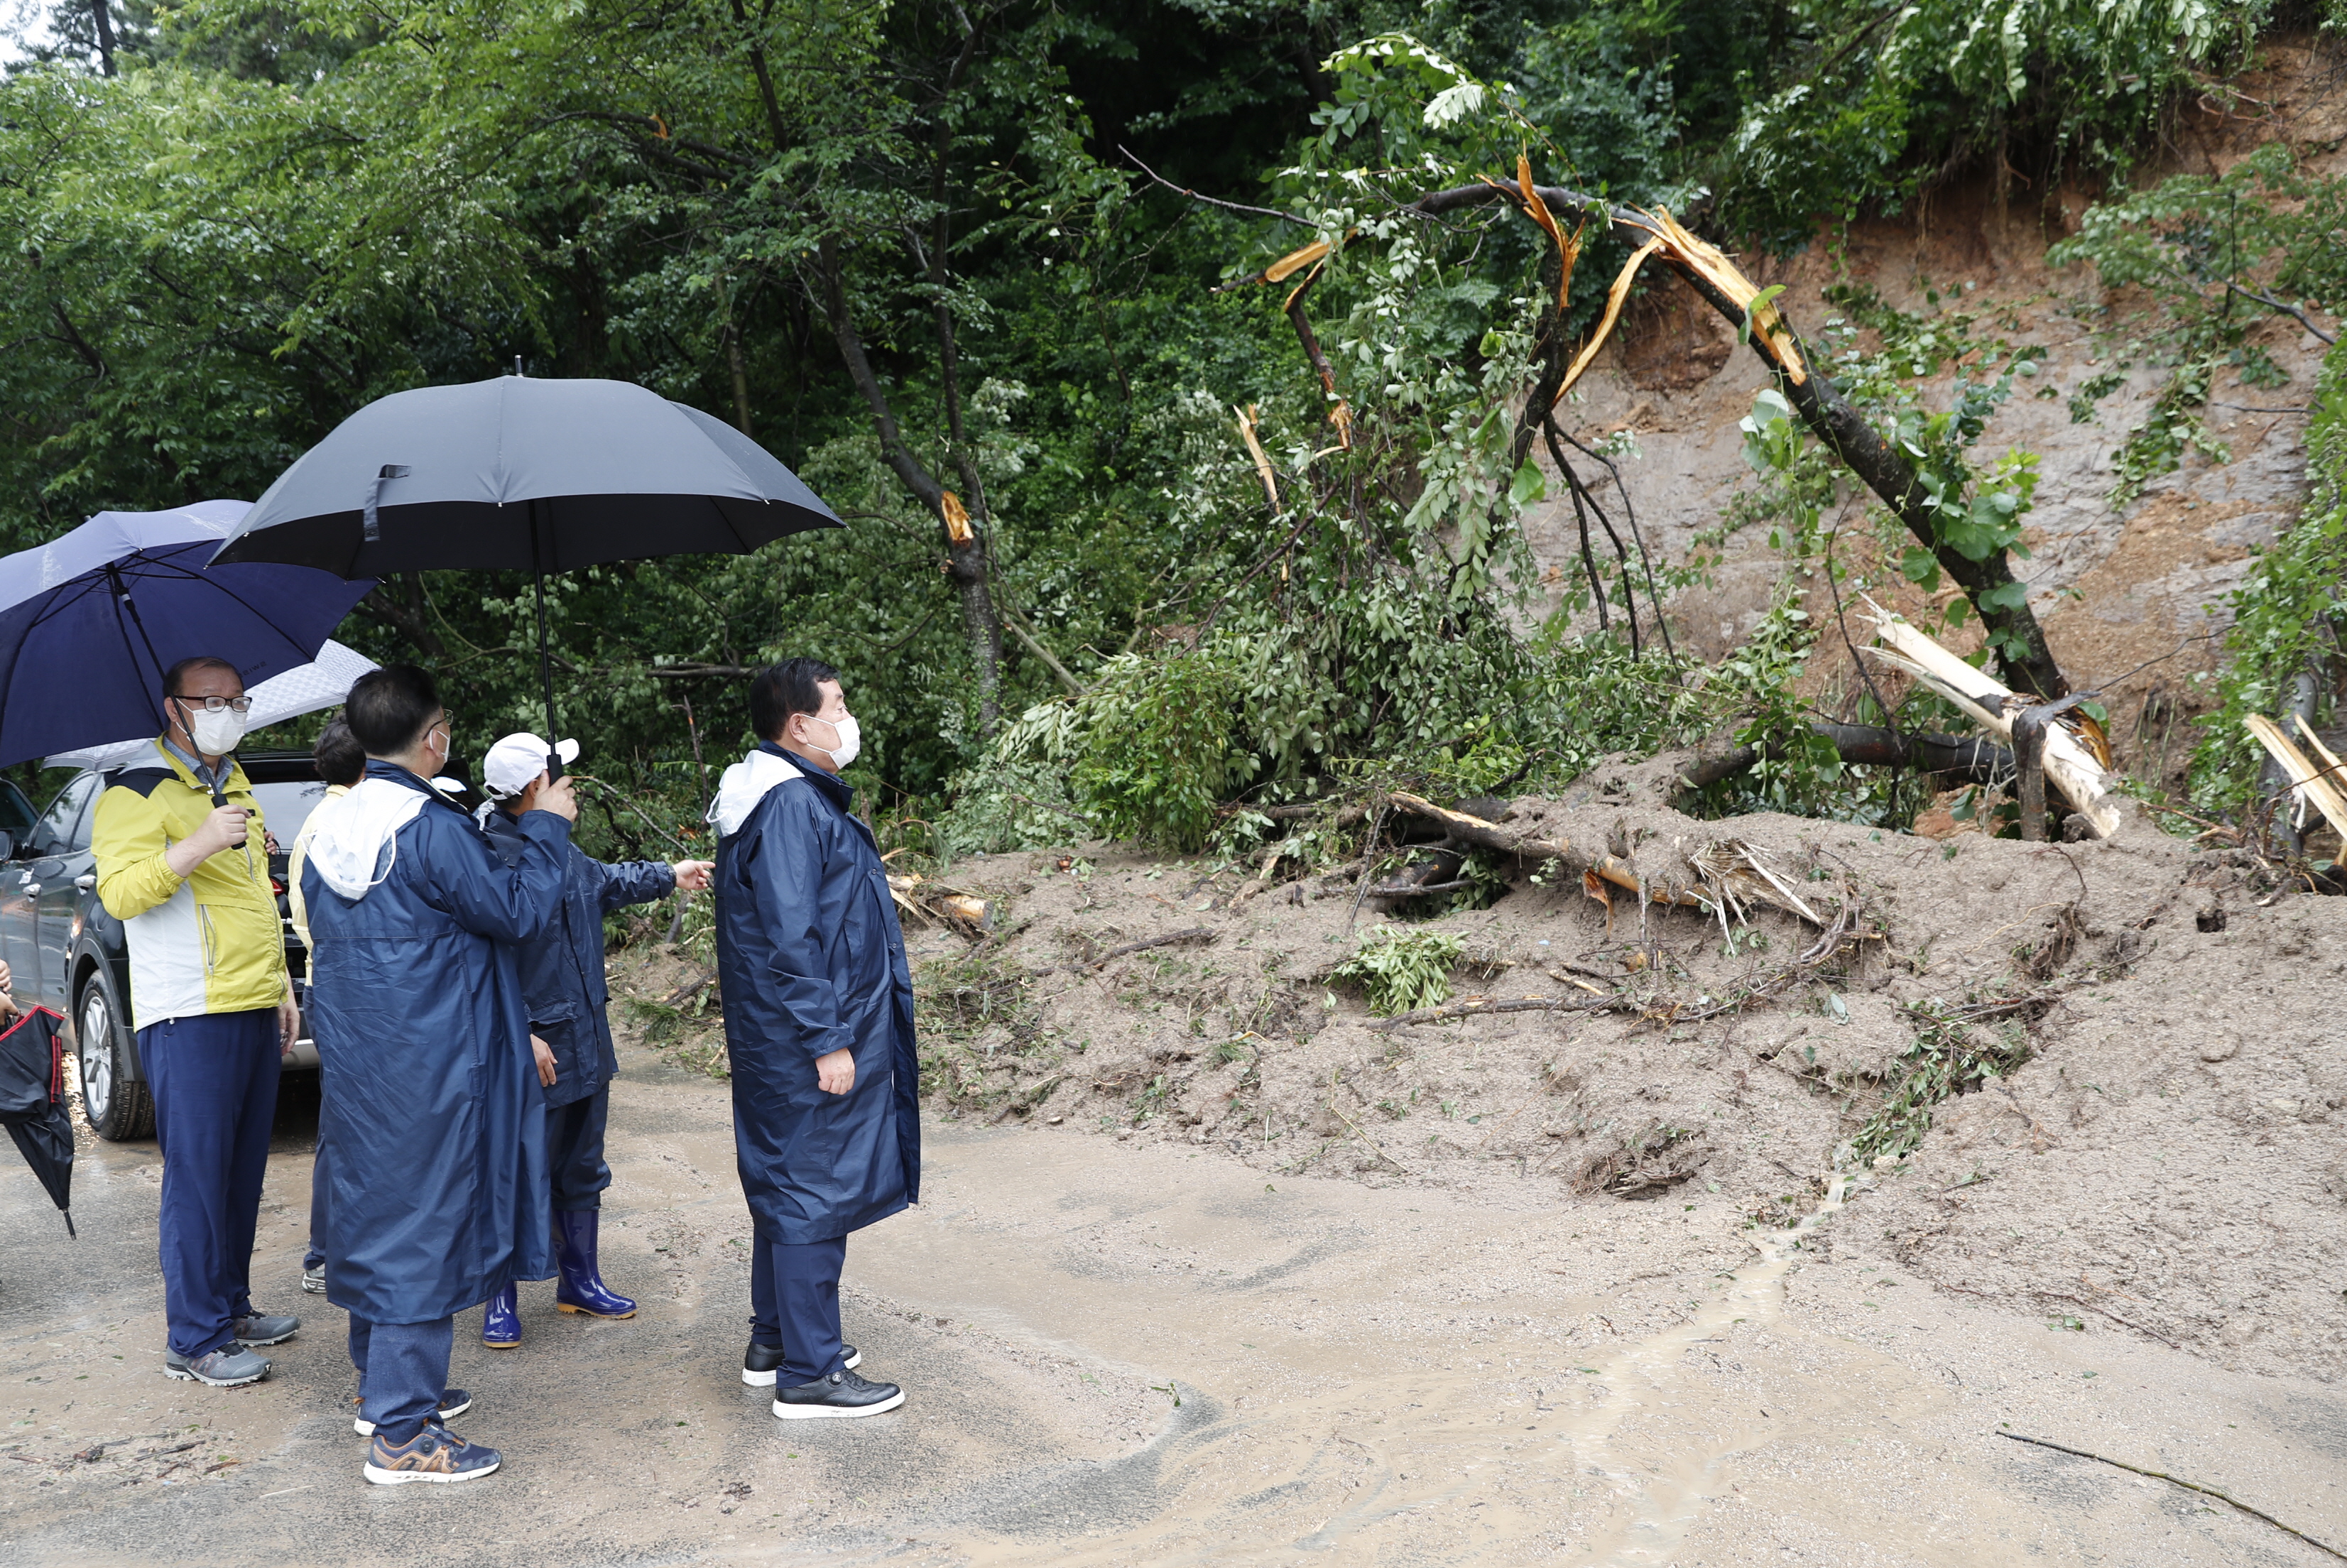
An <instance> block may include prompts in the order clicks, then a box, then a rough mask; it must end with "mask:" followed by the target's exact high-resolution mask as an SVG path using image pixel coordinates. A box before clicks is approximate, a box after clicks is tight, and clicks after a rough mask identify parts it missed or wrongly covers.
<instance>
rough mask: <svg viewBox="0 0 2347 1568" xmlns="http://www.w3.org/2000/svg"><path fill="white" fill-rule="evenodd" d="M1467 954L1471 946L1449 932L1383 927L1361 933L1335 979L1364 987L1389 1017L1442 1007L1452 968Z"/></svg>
mask: <svg viewBox="0 0 2347 1568" xmlns="http://www.w3.org/2000/svg"><path fill="white" fill-rule="evenodd" d="M1466 952H1467V946H1466V944H1465V943H1463V942H1461V941H1460V939H1459V938H1456V937H1453V936H1450V934H1448V933H1447V932H1442V931H1400V930H1396V929H1395V928H1394V927H1391V926H1379V927H1375V928H1374V929H1371V930H1368V931H1364V932H1362V933H1361V939H1360V940H1359V941H1358V943H1356V944H1355V945H1354V948H1353V956H1352V957H1351V958H1347V959H1346V960H1345V961H1344V962H1343V963H1341V964H1339V965H1337V968H1336V970H1335V971H1334V978H1335V979H1339V980H1350V981H1352V982H1353V983H1354V984H1356V985H1358V986H1359V987H1360V988H1361V990H1362V993H1363V994H1364V995H1366V996H1367V997H1368V1001H1369V1010H1370V1011H1371V1012H1373V1013H1376V1014H1377V1015H1378V1017H1380V1018H1386V1017H1390V1016H1391V1015H1393V1014H1395V1013H1402V1012H1412V1011H1415V1010H1416V1009H1419V1008H1430V1007H1435V1006H1438V1005H1440V1003H1441V1001H1442V999H1444V998H1445V997H1448V996H1449V995H1450V967H1451V966H1452V965H1453V964H1456V963H1457V962H1459V960H1460V958H1463V957H1465V956H1466Z"/></svg>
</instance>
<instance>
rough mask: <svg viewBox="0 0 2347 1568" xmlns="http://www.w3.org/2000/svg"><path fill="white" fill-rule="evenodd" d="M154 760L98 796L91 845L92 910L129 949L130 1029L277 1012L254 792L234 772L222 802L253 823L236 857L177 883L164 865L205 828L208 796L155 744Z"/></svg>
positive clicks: (270, 916)
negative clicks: (115, 925)
mask: <svg viewBox="0 0 2347 1568" xmlns="http://www.w3.org/2000/svg"><path fill="white" fill-rule="evenodd" d="M155 755H156V761H155V763H153V764H140V765H139V766H138V767H134V768H128V769H125V770H124V771H123V772H121V773H118V774H113V775H112V777H111V781H110V783H109V784H108V788H107V790H106V792H105V793H104V794H101V795H99V796H98V797H97V821H96V823H95V824H94V825H93V827H92V832H91V841H90V848H91V850H92V851H93V852H94V853H95V854H96V856H97V897H98V901H99V902H100V903H102V904H104V905H105V906H106V909H107V913H108V914H109V915H112V916H113V917H115V918H117V919H118V920H120V921H121V922H122V928H123V933H124V935H125V936H126V937H127V938H128V942H129V948H130V1016H131V1020H132V1023H133V1027H135V1028H138V1029H145V1028H147V1027H149V1025H151V1024H158V1023H162V1022H164V1021H165V1020H169V1019H175V1018H190V1017H194V1016H196V1015H199V1014H202V1013H215V1012H250V1011H253V1010H255V1009H261V1008H273V1007H275V1006H276V1005H277V1004H278V1003H279V1002H280V1001H281V1000H282V999H284V998H285V996H286V995H287V985H288V981H287V979H286V971H285V927H284V925H283V923H282V921H281V919H280V918H279V916H278V913H277V896H276V894H275V893H274V892H273V891H272V889H271V887H270V886H269V856H268V854H267V851H266V849H265V848H264V846H263V841H262V838H261V827H262V825H261V805H260V803H259V802H257V801H255V800H254V799H253V796H252V785H251V782H250V781H249V780H247V779H246V778H245V776H244V769H243V768H241V767H237V768H233V769H231V771H230V773H229V777H228V783H227V786H226V789H225V791H224V793H225V794H227V796H228V800H229V804H231V805H241V806H242V807H243V808H244V809H245V810H246V811H248V812H250V813H251V820H250V822H249V823H248V825H247V837H246V839H245V842H244V845H243V847H242V848H241V849H224V850H222V851H221V852H220V853H219V854H218V855H215V856H211V857H210V858H209V859H207V860H205V861H204V862H202V863H201V864H200V865H199V866H197V867H196V868H195V870H194V871H193V872H191V873H190V875H189V876H186V877H184V878H183V877H181V876H179V875H178V874H177V873H175V872H173V871H172V869H171V868H170V866H169V865H168V864H166V863H165V861H164V859H163V855H164V852H165V851H166V850H168V849H169V848H170V846H171V845H174V844H177V843H179V841H180V840H181V839H183V838H186V837H188V836H189V835H191V834H193V833H194V832H195V831H196V829H198V828H199V827H201V826H202V825H203V821H204V818H205V817H207V816H209V815H211V811H212V797H211V792H210V790H208V789H206V788H205V787H204V786H203V784H201V783H200V782H199V781H198V779H197V778H196V775H195V774H193V773H192V772H190V770H189V769H188V767H187V765H186V764H183V763H181V762H180V761H179V759H178V758H177V757H175V756H173V755H172V754H171V753H170V752H169V749H167V748H166V747H165V746H164V745H163V743H161V742H160V741H158V742H157V743H155Z"/></svg>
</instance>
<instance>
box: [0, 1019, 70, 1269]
mask: <svg viewBox="0 0 2347 1568" xmlns="http://www.w3.org/2000/svg"><path fill="white" fill-rule="evenodd" d="M64 1023H65V1020H64V1019H62V1018H60V1017H59V1016H58V1015H57V1014H56V1013H53V1012H51V1011H50V1010H49V1009H46V1008H35V1009H32V1010H31V1011H29V1012H23V1013H18V1014H17V1015H16V1021H15V1023H13V1024H10V1025H9V1026H8V1028H7V1030H6V1031H5V1032H0V1125H5V1127H6V1128H7V1129H8V1136H9V1137H11V1138H13V1139H14V1140H15V1143H16V1150H17V1153H21V1154H23V1155H24V1156H25V1163H26V1164H27V1165H30V1166H32V1167H33V1174H35V1175H36V1176H38V1177H39V1178H40V1179H41V1185H42V1186H43V1187H45V1188H46V1189H47V1190H48V1194H49V1199H50V1201H51V1202H52V1203H55V1204H56V1205H57V1207H58V1209H59V1210H60V1211H62V1212H63V1213H64V1214H65V1216H66V1234H67V1235H74V1234H75V1231H74V1223H73V1209H72V1206H71V1205H72V1203H73V1163H74V1132H73V1112H72V1111H71V1110H70V1109H69V1108H67V1104H66V1058H65V1047H64V1045H63V1043H62V1040H61V1038H60V1036H59V1034H58V1030H59V1029H60V1028H61V1027H62V1026H63V1025H64Z"/></svg>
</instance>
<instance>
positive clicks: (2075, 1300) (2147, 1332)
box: [1946, 1176, 2184, 1350]
mask: <svg viewBox="0 0 2347 1568" xmlns="http://www.w3.org/2000/svg"><path fill="white" fill-rule="evenodd" d="M1981 1180H1983V1181H1986V1180H1988V1178H1987V1177H1986V1176H1983V1177H1982V1178H1981ZM1968 1185H1970V1184H1969V1183H1964V1182H1959V1183H1958V1184H1957V1186H1968ZM1955 1190H1956V1189H1955V1187H1950V1188H1949V1189H1948V1191H1949V1192H1954V1191H1955ZM1946 1288H1947V1289H1949V1290H1952V1291H1954V1292H1956V1293H1957V1294H1958V1295H1960V1296H1979V1297H1980V1298H1981V1299H1982V1300H1983V1301H2001V1300H2003V1299H2004V1297H2003V1296H1999V1295H1997V1294H1996V1293H1995V1292H1993V1291H1988V1290H1975V1289H1973V1287H1972V1286H1969V1285H1951V1286H1946ZM2018 1294H2020V1295H2023V1296H2039V1297H2042V1298H2043V1299H2045V1300H2047V1301H2067V1302H2069V1303H2071V1304H2072V1305H2074V1306H2077V1307H2085V1308H2086V1310H2087V1311H2089V1312H2092V1313H2095V1314H2096V1315H2098V1316H2100V1317H2107V1318H2109V1319H2110V1320H2111V1321H2112V1322H2114V1323H2116V1324H2117V1325H2118V1326H2119V1327H2122V1328H2132V1329H2134V1330H2135V1331H2136V1332H2137V1334H2140V1335H2143V1336H2144V1337H2147V1338H2150V1339H2157V1340H2158V1341H2159V1342H2160V1343H2161V1344H2162V1345H2165V1346H2167V1347H2168V1348H2169V1349H2170V1350H2181V1349H2183V1348H2184V1347H2183V1346H2181V1345H2178V1343H2177V1342H2176V1341H2175V1340H2173V1339H2170V1338H2169V1337H2168V1336H2167V1335H2165V1334H2162V1333H2160V1332H2159V1331H2158V1330H2157V1329H2156V1328H2146V1327H2144V1326H2143V1325H2142V1324H2140V1323H2130V1322H2128V1321H2127V1319H2126V1318H2124V1317H2120V1316H2119V1315H2118V1314H2117V1313H2116V1312H2106V1311H2104V1310H2103V1308H2101V1307H2097V1306H2096V1305H2095V1304H2094V1303H2093V1302H2091V1301H2087V1300H2086V1299H2084V1298H2083V1297H2080V1296H2070V1295H2067V1294H2065V1293H2064V1292H2062V1291H2059V1290H2039V1289H2037V1288H2036V1287H2035V1286H2021V1287H2020V1288H2019V1291H2018Z"/></svg>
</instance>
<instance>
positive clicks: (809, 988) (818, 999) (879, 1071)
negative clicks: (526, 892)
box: [709, 659, 921, 1420]
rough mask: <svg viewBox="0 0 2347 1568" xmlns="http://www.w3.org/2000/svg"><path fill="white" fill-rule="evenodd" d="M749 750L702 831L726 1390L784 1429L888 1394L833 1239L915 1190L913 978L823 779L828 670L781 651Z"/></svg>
mask: <svg viewBox="0 0 2347 1568" xmlns="http://www.w3.org/2000/svg"><path fill="white" fill-rule="evenodd" d="M750 723H751V726H752V728H753V730H754V731H755V732H756V733H758V734H759V735H760V736H761V737H763V738H762V740H761V743H760V744H759V745H758V747H757V749H756V750H754V751H753V752H752V753H750V754H749V755H748V756H747V757H745V758H743V760H742V761H741V762H738V763H736V764H733V766H731V767H729V768H727V769H726V770H725V774H724V777H723V780H722V781H721V782H720V784H719V787H718V792H717V802H716V804H715V805H714V806H713V807H712V808H711V811H710V818H709V819H710V821H711V822H712V823H713V824H715V825H716V827H717V831H718V835H719V836H718V841H717V873H716V876H715V877H714V878H713V879H712V886H714V887H715V889H716V898H717V975H718V987H719V989H720V990H721V991H722V992H723V995H724V998H725V1045H726V1050H727V1051H728V1053H729V1054H730V1056H731V1058H732V1061H733V1146H734V1153H735V1156H736V1159H737V1162H738V1163H739V1165H740V1167H741V1173H742V1190H743V1195H744V1196H745V1197H747V1198H748V1200H749V1204H750V1214H751V1218H752V1222H753V1226H754V1228H755V1230H756V1233H757V1245H756V1247H755V1250H754V1251H753V1255H752V1266H751V1271H750V1296H751V1307H752V1309H753V1313H754V1314H755V1316H754V1317H753V1318H752V1319H751V1331H750V1348H749V1350H748V1352H747V1353H746V1354H745V1355H744V1357H743V1363H742V1380H743V1382H744V1383H747V1384H749V1385H751V1386H752V1387H753V1388H757V1387H765V1386H771V1387H772V1388H773V1389H774V1414H775V1416H776V1417H778V1418H779V1419H784V1420H797V1419H806V1418H810V1417H841V1416H872V1415H878V1414H879V1413H881V1412H882V1411H884V1410H893V1409H897V1407H898V1406H899V1405H902V1404H903V1403H904V1402H905V1393H904V1390H903V1389H899V1388H898V1387H897V1385H895V1384H894V1383H875V1382H870V1381H867V1380H866V1379H865V1378H861V1377H858V1376H857V1375H856V1372H855V1371H854V1369H853V1368H855V1366H856V1363H857V1362H858V1361H859V1360H860V1359H861V1358H860V1357H859V1356H858V1355H857V1354H856V1349H855V1348H854V1347H853V1346H849V1345H844V1344H842V1343H841V1342H840V1337H839V1334H840V1329H839V1274H840V1268H841V1266H842V1264H843V1263H844V1262H845V1261H846V1255H847V1235H848V1233H849V1232H851V1231H856V1230H861V1229H863V1228H864V1227H865V1226H866V1225H874V1224H876V1223H878V1222H879V1221H881V1220H883V1219H886V1218H887V1216H889V1215H890V1214H896V1213H897V1212H898V1211H899V1210H901V1209H903V1208H904V1207H905V1206H906V1205H907V1204H911V1203H914V1202H916V1201H917V1199H918V1198H919V1195H920V1180H921V1128H920V1102H919V1092H920V1084H919V1069H918V1065H917V1061H916V1060H915V1057H914V1050H913V977H912V970H911V969H910V968H909V967H908V966H907V963H906V961H905V938H904V934H903V932H902V931H901V930H900V929H899V927H898V926H897V911H896V907H895V904H894V902H893V901H892V900H891V898H890V897H889V894H888V872H887V866H884V865H882V864H881V861H880V854H879V850H878V848H877V846H876V845H875V844H874V842H873V838H872V830H871V829H870V828H869V827H867V826H866V825H864V823H863V822H862V821H861V820H859V819H858V818H857V817H856V816H855V815H853V814H852V813H851V812H850V811H849V809H848V807H849V805H850V804H852V803H853V801H854V798H855V796H854V792H853V791H852V790H851V789H849V787H848V786H847V785H846V784H844V783H842V782H841V781H840V778H839V770H840V769H841V768H844V767H846V765H847V764H849V763H851V762H854V761H855V760H856V751H857V748H858V746H859V744H860V741H859V738H858V735H857V733H856V721H855V719H854V718H852V717H851V716H850V715H849V713H848V712H847V702H846V697H845V695H844V694H843V693H842V692H841V690H840V682H839V672H838V671H835V670H834V669H833V668H832V667H831V666H830V665H828V664H825V663H823V662H821V661H817V660H814V659H788V660H784V661H783V662H782V663H780V664H777V665H775V666H774V668H773V669H771V670H768V671H765V672H764V673H763V674H761V675H760V676H759V677H758V678H757V679H756V680H755V681H754V682H752V683H751V687H750Z"/></svg>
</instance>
